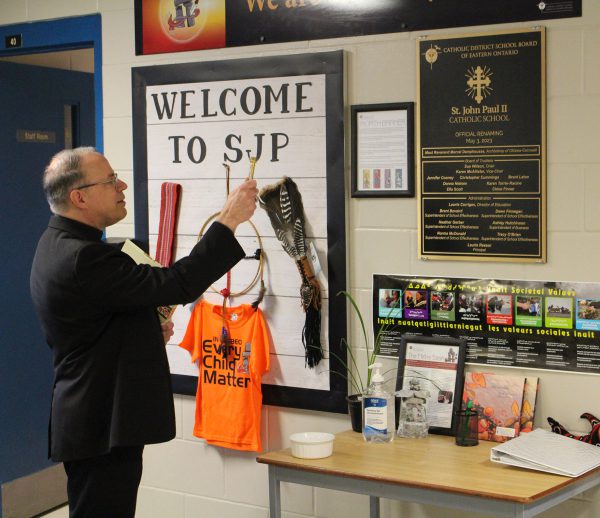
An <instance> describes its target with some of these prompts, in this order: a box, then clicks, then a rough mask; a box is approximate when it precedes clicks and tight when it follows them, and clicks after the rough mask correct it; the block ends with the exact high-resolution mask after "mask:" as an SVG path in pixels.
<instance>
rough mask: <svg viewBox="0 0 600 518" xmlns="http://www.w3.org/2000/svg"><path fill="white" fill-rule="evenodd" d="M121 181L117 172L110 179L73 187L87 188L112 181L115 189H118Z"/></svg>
mask: <svg viewBox="0 0 600 518" xmlns="http://www.w3.org/2000/svg"><path fill="white" fill-rule="evenodd" d="M118 181H119V177H118V175H117V173H114V174H113V175H112V176H111V177H110V178H109V179H108V180H104V181H103V182H94V183H86V184H84V185H79V186H78V187H73V190H75V189H87V188H88V187H93V186H94V185H105V184H107V183H112V184H113V187H114V188H115V190H116V189H117V185H118V184H117V182H118Z"/></svg>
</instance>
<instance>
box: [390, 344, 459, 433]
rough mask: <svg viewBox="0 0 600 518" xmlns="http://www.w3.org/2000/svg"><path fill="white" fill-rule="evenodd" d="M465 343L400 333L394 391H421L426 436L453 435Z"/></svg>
mask: <svg viewBox="0 0 600 518" xmlns="http://www.w3.org/2000/svg"><path fill="white" fill-rule="evenodd" d="M466 350H467V344H466V340H465V339H463V338H449V337H439V336H415V335H410V334H404V335H403V336H402V340H401V343H400V354H399V357H398V374H397V378H396V390H411V391H415V392H418V391H425V392H428V393H429V395H428V397H427V423H428V424H429V433H435V434H441V435H453V434H454V427H455V420H456V418H455V416H456V412H457V411H458V410H460V406H461V400H462V392H463V384H464V367H465V355H466Z"/></svg>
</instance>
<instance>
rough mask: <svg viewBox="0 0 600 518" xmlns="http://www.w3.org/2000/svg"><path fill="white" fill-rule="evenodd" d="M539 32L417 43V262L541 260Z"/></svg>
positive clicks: (542, 192) (542, 146)
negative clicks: (427, 259) (418, 260)
mask: <svg viewBox="0 0 600 518" xmlns="http://www.w3.org/2000/svg"><path fill="white" fill-rule="evenodd" d="M544 35H545V33H544V30H543V29H539V30H534V31H527V32H525V31H516V32H510V33H501V34H498V33H496V34H483V35H474V36H469V37H464V36H453V37H448V38H442V39H427V40H423V41H421V42H419V45H418V57H417V59H418V72H419V79H418V81H419V87H418V92H419V99H418V103H417V106H418V132H417V134H418V135H417V138H418V171H419V174H418V193H419V198H418V199H419V207H420V209H419V213H420V218H419V257H421V258H430V259H468V260H500V261H502V260H505V261H524V262H527V261H531V262H533V261H535V262H543V261H545V260H546V199H545V198H546V150H545V145H546V143H545V139H546V135H545V91H544V89H545V63H544ZM442 85H443V88H442V87H441V86H442Z"/></svg>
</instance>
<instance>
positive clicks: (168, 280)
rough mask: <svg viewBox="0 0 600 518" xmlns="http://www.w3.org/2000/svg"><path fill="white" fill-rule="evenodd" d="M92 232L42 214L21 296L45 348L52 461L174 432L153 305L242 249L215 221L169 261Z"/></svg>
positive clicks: (214, 274)
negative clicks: (49, 354) (148, 258)
mask: <svg viewBox="0 0 600 518" xmlns="http://www.w3.org/2000/svg"><path fill="white" fill-rule="evenodd" d="M101 237H102V232H101V231H99V230H98V229H95V228H92V227H89V226H87V225H84V224H82V223H79V222H77V221H73V220H71V219H68V218H64V217H61V216H52V218H51V219H50V223H49V225H48V229H47V230H46V231H45V232H44V234H43V235H42V237H41V239H40V241H39V243H38V247H37V251H36V254H35V258H34V260H33V266H32V270H31V278H30V287H31V295H32V299H33V303H34V306H35V308H36V311H37V313H38V316H39V318H40V322H41V324H42V327H43V330H44V332H45V335H46V340H47V342H48V345H49V346H50V348H51V349H52V351H53V355H54V390H53V399H52V408H51V417H50V438H49V450H50V457H51V458H52V459H53V460H55V461H68V460H75V459H82V458H87V457H91V456H96V455H101V454H104V453H107V452H108V451H109V450H110V449H111V448H112V447H114V446H134V445H142V444H150V443H157V442H163V441H168V440H170V439H172V438H173V437H174V436H175V413H174V408H173V393H172V389H171V377H170V374H169V366H168V362H167V355H166V352H165V344H164V341H163V337H162V333H161V329H160V323H159V320H158V316H157V313H156V306H163V305H170V304H183V303H188V302H192V301H194V300H195V299H196V298H198V296H200V295H201V294H202V293H203V292H204V291H205V290H206V289H207V288H208V287H209V286H210V284H211V283H213V282H214V281H215V280H217V279H218V278H219V277H221V276H222V275H223V274H225V272H227V271H228V270H229V269H231V267H232V266H234V265H235V264H236V263H237V262H238V261H239V260H240V259H241V258H242V257H243V256H244V251H243V250H242V248H241V247H240V245H239V244H238V242H237V240H236V239H235V237H234V236H233V233H232V232H231V230H230V229H228V228H227V227H225V226H224V225H221V224H220V223H213V225H212V226H211V227H210V228H209V230H208V231H207V232H206V234H205V235H204V237H203V239H202V240H201V241H200V242H199V243H198V244H197V245H196V246H195V247H194V248H193V249H192V251H191V253H190V255H189V256H188V257H185V258H183V259H181V260H179V261H177V262H176V263H174V264H173V265H172V266H171V267H170V268H153V267H150V266H147V265H136V264H135V263H134V261H133V260H132V259H131V258H130V257H129V256H127V255H126V254H124V253H123V252H121V251H120V250H119V249H117V248H115V247H113V246H110V245H107V244H106V243H103V242H102V241H101Z"/></svg>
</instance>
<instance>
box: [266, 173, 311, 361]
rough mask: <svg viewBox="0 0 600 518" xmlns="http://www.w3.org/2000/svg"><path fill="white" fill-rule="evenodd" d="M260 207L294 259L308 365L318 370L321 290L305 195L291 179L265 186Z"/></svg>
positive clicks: (284, 178)
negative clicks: (309, 243)
mask: <svg viewBox="0 0 600 518" xmlns="http://www.w3.org/2000/svg"><path fill="white" fill-rule="evenodd" d="M258 201H259V203H260V206H261V207H262V208H263V209H264V210H265V211H266V212H267V215H268V216H269V220H270V221H271V226H272V227H273V230H274V232H275V236H277V239H278V240H279V242H280V243H281V246H282V247H283V249H284V250H285V252H286V253H287V254H288V255H289V256H290V257H292V258H293V259H294V261H295V262H296V266H297V267H298V271H299V273H300V277H301V279H302V283H301V286H300V300H301V302H302V307H303V309H304V312H305V323H304V328H303V330H302V343H303V345H304V352H305V360H306V365H307V366H308V367H309V368H313V367H315V366H316V365H317V364H318V363H319V361H321V359H322V357H323V350H322V348H321V289H320V286H319V281H318V280H317V279H316V278H315V275H314V274H313V272H312V268H311V266H310V263H309V262H308V259H307V258H306V248H307V247H306V237H305V230H304V224H305V218H304V206H303V204H302V196H301V195H300V191H299V190H298V186H297V185H296V184H295V183H294V181H293V180H292V179H291V178H288V177H287V176H284V177H283V179H282V180H280V181H279V182H277V183H275V184H273V185H268V186H266V187H264V188H263V189H262V190H261V191H260V193H259V195H258Z"/></svg>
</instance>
